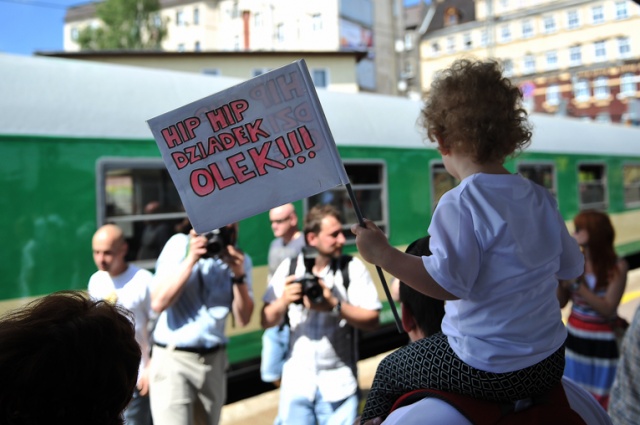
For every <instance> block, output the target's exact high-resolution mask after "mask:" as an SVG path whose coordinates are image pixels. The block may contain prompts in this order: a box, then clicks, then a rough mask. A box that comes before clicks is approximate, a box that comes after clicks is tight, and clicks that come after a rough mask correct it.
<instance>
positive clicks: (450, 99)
mask: <svg viewBox="0 0 640 425" xmlns="http://www.w3.org/2000/svg"><path fill="white" fill-rule="evenodd" d="M521 101H522V94H521V92H520V90H519V89H518V88H517V87H514V86H513V85H512V84H511V82H510V81H509V80H508V79H507V78H504V77H503V76H502V72H501V69H500V66H499V65H498V64H497V63H496V62H494V61H472V60H468V59H462V60H457V61H456V62H454V63H453V65H452V66H451V67H450V68H448V69H446V70H444V71H442V72H441V73H440V74H439V75H438V76H437V77H436V79H435V81H434V82H433V84H432V85H431V91H430V93H429V96H428V98H427V100H426V102H425V106H424V108H423V110H422V114H421V115H422V116H421V118H422V124H423V126H424V127H425V129H426V132H427V136H428V138H429V139H430V140H431V141H432V142H435V143H437V144H438V150H439V151H440V154H441V155H442V160H443V162H444V165H445V168H446V170H447V172H448V173H449V174H451V175H452V176H453V177H455V178H457V179H459V180H460V184H459V185H458V186H457V187H455V188H454V189H451V190H450V191H449V192H447V193H445V194H444V195H443V196H442V198H441V199H440V202H439V203H438V206H437V207H436V209H435V211H434V213H433V216H432V219H431V224H430V225H429V234H430V235H431V241H430V249H431V251H432V253H433V255H431V256H423V257H416V256H413V255H409V254H405V253H403V252H401V251H399V250H397V249H395V248H393V247H392V246H391V245H390V244H389V243H388V241H387V238H386V237H385V235H384V233H383V232H382V231H381V230H380V229H378V227H377V226H376V225H375V224H374V223H373V222H371V221H368V220H366V221H365V225H366V227H363V226H359V225H354V226H353V227H352V231H353V233H354V234H355V235H356V243H357V246H358V250H359V252H360V254H361V255H362V257H363V258H364V259H365V260H366V261H368V262H370V263H372V264H375V265H377V266H380V267H381V268H382V269H384V270H386V271H387V272H389V273H390V274H391V275H393V276H395V277H397V278H398V279H400V280H401V281H403V282H405V283H406V284H407V285H409V286H411V287H412V288H414V289H416V290H417V291H420V292H422V293H424V294H426V295H429V296H431V297H434V298H438V299H442V300H447V302H446V305H445V317H444V320H443V322H442V333H437V334H435V335H433V336H431V337H429V338H425V339H423V340H421V341H419V342H418V343H415V344H410V345H408V346H406V347H403V348H401V349H399V350H397V351H396V352H394V353H392V354H391V355H389V356H388V357H386V358H385V359H384V360H383V361H382V362H381V363H380V365H379V366H378V369H377V371H376V376H375V379H374V382H373V385H372V388H371V392H370V394H369V396H368V398H367V402H366V405H365V409H364V412H363V414H362V417H361V421H362V422H363V423H364V422H367V421H368V420H370V419H372V418H378V417H382V418H384V417H385V416H386V415H387V414H388V413H389V410H390V408H391V406H392V405H393V403H394V401H395V400H396V399H397V398H398V397H399V396H400V395H402V394H405V393H407V392H409V391H411V390H414V389H420V388H431V389H439V390H444V391H450V392H454V393H459V394H464V395H469V396H472V397H476V398H480V399H485V400H492V401H498V402H504V403H505V406H506V408H509V407H511V408H513V407H514V406H515V402H516V401H518V400H521V399H526V398H531V397H535V396H538V395H542V394H544V393H546V392H548V391H549V390H550V389H551V388H553V387H554V386H555V385H557V384H558V383H559V382H560V380H561V378H562V373H563V369H564V341H565V339H566V337H567V333H566V330H565V327H564V324H563V323H562V317H561V311H560V308H559V304H558V300H557V298H556V288H557V286H558V280H559V279H560V280H568V279H573V278H575V277H577V276H580V275H581V274H582V272H583V270H584V256H583V255H582V253H581V251H580V248H579V247H578V244H577V243H576V241H575V240H574V239H573V238H572V237H571V235H570V234H569V232H568V231H567V228H566V226H565V223H564V220H563V218H562V217H561V215H560V213H559V211H558V208H557V203H556V201H555V199H554V198H553V196H552V195H551V194H550V193H549V192H548V191H547V190H546V189H544V188H543V187H542V186H539V185H537V184H535V183H533V182H531V181H530V180H527V179H525V178H523V177H522V176H520V175H518V174H511V173H510V172H509V171H508V170H507V169H506V168H505V167H504V165H503V163H504V161H505V159H506V158H507V157H509V156H513V155H514V154H515V153H517V152H518V151H520V150H522V149H524V147H526V146H527V145H528V144H529V143H530V139H531V135H532V134H531V130H530V126H529V123H528V120H527V113H526V111H525V110H524V109H523V108H522V107H521Z"/></svg>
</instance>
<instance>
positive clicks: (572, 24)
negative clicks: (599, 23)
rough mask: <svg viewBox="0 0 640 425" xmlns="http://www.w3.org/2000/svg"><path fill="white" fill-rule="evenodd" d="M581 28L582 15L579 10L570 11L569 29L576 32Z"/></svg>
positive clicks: (568, 14) (568, 15)
mask: <svg viewBox="0 0 640 425" xmlns="http://www.w3.org/2000/svg"><path fill="white" fill-rule="evenodd" d="M579 26H580V15H578V11H577V10H569V11H568V12H567V28H568V29H570V30H574V29H576V28H578V27H579Z"/></svg>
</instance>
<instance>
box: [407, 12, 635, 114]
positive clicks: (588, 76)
mask: <svg viewBox="0 0 640 425" xmlns="http://www.w3.org/2000/svg"><path fill="white" fill-rule="evenodd" d="M431 8H432V13H433V16H432V19H431V20H430V21H429V22H428V24H427V25H426V28H425V31H424V35H422V39H421V42H420V58H421V80H422V89H423V90H424V91H428V89H429V84H430V82H431V81H432V80H433V76H434V73H435V72H437V70H439V69H442V68H445V67H447V66H448V65H449V64H451V62H453V60H455V59H457V58H459V57H463V56H473V57H477V58H495V59H496V60H499V61H500V62H501V63H502V65H503V66H504V69H505V73H506V74H507V75H508V76H510V78H511V79H512V80H513V81H514V82H515V83H517V84H518V85H519V86H520V87H521V89H522V91H523V95H524V99H525V105H526V107H527V108H528V109H529V110H530V111H534V112H543V113H550V114H561V115H566V116H572V117H577V118H581V119H584V120H596V121H612V122H626V123H638V120H640V108H639V106H638V98H639V97H640V92H639V91H638V83H639V82H640V77H639V76H640V31H638V28H639V27H640V6H639V5H638V4H636V3H634V2H632V1H630V0H595V1H594V0H477V1H471V0H466V1H463V0H451V1H448V0H434V1H433V2H432V4H431Z"/></svg>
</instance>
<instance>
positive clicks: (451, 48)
mask: <svg viewBox="0 0 640 425" xmlns="http://www.w3.org/2000/svg"><path fill="white" fill-rule="evenodd" d="M455 51H456V39H455V38H454V37H447V53H453V52H455Z"/></svg>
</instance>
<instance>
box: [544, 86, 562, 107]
mask: <svg viewBox="0 0 640 425" xmlns="http://www.w3.org/2000/svg"><path fill="white" fill-rule="evenodd" d="M546 101H547V103H548V104H549V105H559V104H560V86H559V85H557V84H551V85H549V86H548V87H547V99H546Z"/></svg>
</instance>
